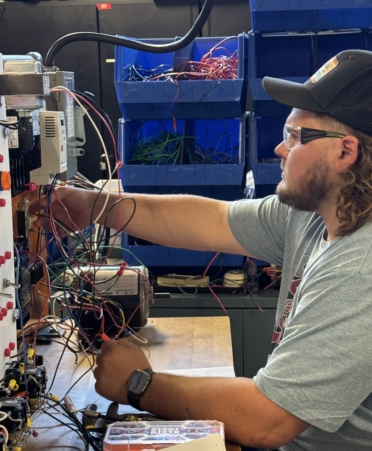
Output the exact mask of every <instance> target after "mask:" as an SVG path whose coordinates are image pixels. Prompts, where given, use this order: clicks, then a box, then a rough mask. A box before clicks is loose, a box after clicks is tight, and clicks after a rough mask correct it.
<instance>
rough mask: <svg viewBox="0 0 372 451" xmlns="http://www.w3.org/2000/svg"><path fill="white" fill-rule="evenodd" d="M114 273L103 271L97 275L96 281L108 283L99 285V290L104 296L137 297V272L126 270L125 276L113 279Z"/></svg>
mask: <svg viewBox="0 0 372 451" xmlns="http://www.w3.org/2000/svg"><path fill="white" fill-rule="evenodd" d="M112 276H113V273H112V271H107V270H104V269H101V270H99V271H98V272H97V274H96V281H97V282H98V281H99V282H101V281H102V282H103V281H104V280H107V282H104V283H99V284H98V285H97V288H98V290H99V291H100V292H101V293H102V295H103V296H123V295H137V294H138V274H137V273H136V272H133V271H130V270H125V271H124V274H123V275H122V276H119V277H115V278H114V279H113V280H109V279H111V278H112Z"/></svg>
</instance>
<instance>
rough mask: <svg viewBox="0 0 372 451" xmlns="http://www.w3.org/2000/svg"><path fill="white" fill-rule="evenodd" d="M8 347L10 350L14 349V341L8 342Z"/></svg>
mask: <svg viewBox="0 0 372 451" xmlns="http://www.w3.org/2000/svg"><path fill="white" fill-rule="evenodd" d="M9 349H10V350H11V351H14V350H15V343H14V342H13V341H12V342H10V343H9Z"/></svg>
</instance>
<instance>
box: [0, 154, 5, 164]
mask: <svg viewBox="0 0 372 451" xmlns="http://www.w3.org/2000/svg"><path fill="white" fill-rule="evenodd" d="M0 163H4V155H3V154H0Z"/></svg>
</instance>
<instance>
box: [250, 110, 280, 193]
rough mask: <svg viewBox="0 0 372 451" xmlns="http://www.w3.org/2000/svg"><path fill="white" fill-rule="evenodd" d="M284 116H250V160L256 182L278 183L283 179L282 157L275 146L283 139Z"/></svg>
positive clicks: (260, 183)
mask: <svg viewBox="0 0 372 451" xmlns="http://www.w3.org/2000/svg"><path fill="white" fill-rule="evenodd" d="M285 119H286V118H285V117H284V116H274V117H255V116H251V117H250V118H249V130H250V133H249V136H250V145H249V147H250V162H251V167H252V171H253V178H254V183H255V186H256V188H257V185H273V184H274V185H277V184H278V183H279V182H280V180H281V173H282V171H281V169H280V158H278V156H277V155H275V153H274V149H275V147H276V146H277V145H278V144H279V143H280V142H281V141H282V140H283V126H284V123H285Z"/></svg>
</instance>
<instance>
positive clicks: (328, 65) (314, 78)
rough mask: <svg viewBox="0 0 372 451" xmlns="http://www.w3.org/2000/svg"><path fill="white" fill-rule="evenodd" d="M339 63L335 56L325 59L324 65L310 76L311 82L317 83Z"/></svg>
mask: <svg viewBox="0 0 372 451" xmlns="http://www.w3.org/2000/svg"><path fill="white" fill-rule="evenodd" d="M339 64H340V61H339V60H338V58H337V56H334V57H333V58H332V59H330V60H329V61H327V62H326V63H325V64H324V66H322V67H321V68H320V69H319V70H318V71H317V72H315V74H314V75H313V76H312V77H311V79H310V80H311V83H313V84H314V83H317V82H318V81H319V80H321V79H322V78H323V77H324V76H326V75H327V74H328V73H329V72H331V71H332V70H333V69H334V68H335V67H337V66H338V65H339Z"/></svg>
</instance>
